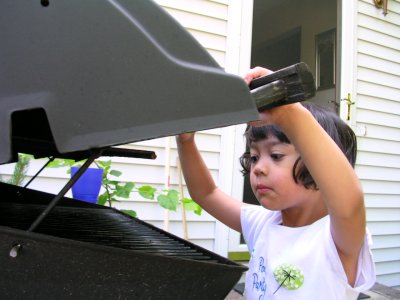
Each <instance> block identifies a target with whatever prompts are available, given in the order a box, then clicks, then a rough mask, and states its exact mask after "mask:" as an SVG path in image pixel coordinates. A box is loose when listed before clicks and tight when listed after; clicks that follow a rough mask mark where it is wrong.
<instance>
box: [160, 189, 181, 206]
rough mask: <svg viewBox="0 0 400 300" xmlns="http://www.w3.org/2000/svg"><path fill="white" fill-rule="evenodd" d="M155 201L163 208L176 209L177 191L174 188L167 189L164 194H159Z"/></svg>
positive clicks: (177, 201) (177, 202)
mask: <svg viewBox="0 0 400 300" xmlns="http://www.w3.org/2000/svg"><path fill="white" fill-rule="evenodd" d="M157 201H158V203H159V204H160V205H161V206H162V207H164V208H165V209H168V210H173V211H176V208H177V206H178V204H179V193H178V192H177V191H175V190H169V191H168V193H167V194H166V195H159V196H158V197H157Z"/></svg>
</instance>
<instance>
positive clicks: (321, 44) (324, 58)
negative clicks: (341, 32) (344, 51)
mask: <svg viewBox="0 0 400 300" xmlns="http://www.w3.org/2000/svg"><path fill="white" fill-rule="evenodd" d="M335 40H336V29H331V30H328V31H325V32H322V33H320V34H317V35H316V36H315V53H316V64H315V65H316V81H317V82H316V84H317V88H318V90H322V89H329V88H333V87H334V86H335V75H336V74H335V73H336V70H335V65H336V51H335V49H336V42H335Z"/></svg>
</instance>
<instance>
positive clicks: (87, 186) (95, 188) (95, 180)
mask: <svg viewBox="0 0 400 300" xmlns="http://www.w3.org/2000/svg"><path fill="white" fill-rule="evenodd" d="M78 170H79V168H78V167H71V176H73V175H74V174H75V173H76V172H77V171H78ZM102 180H103V169H98V168H88V169H87V170H86V171H85V172H84V173H83V174H82V176H81V177H80V178H79V179H78V181H77V182H75V184H74V185H73V186H72V196H73V198H74V199H78V200H82V201H86V202H90V203H97V198H98V196H99V193H100V188H101V182H102Z"/></svg>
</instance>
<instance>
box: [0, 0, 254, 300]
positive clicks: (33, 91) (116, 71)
mask: <svg viewBox="0 0 400 300" xmlns="http://www.w3.org/2000/svg"><path fill="white" fill-rule="evenodd" d="M0 40H1V47H0V48H1V50H0V107H1V109H0V120H1V122H2V124H1V126H0V163H7V162H12V161H16V159H17V156H18V155H17V154H18V153H20V152H24V153H29V154H32V155H34V156H35V157H47V156H49V157H51V158H50V160H51V159H53V158H54V157H59V158H73V159H87V161H86V163H85V164H84V165H83V166H82V167H81V169H80V170H79V171H78V172H77V173H76V174H75V175H74V176H73V177H72V178H71V179H70V180H69V181H68V183H67V184H66V185H65V186H64V187H63V188H62V189H61V191H60V192H59V193H58V194H57V195H53V194H49V193H46V192H39V191H34V190H31V189H29V188H28V187H25V188H24V187H16V186H11V185H8V184H4V183H1V184H0V191H1V196H0V240H1V242H0V249H1V256H0V266H1V268H0V295H1V299H188V298H192V299H223V298H224V297H225V296H226V295H227V293H228V292H229V291H230V289H231V288H232V286H233V285H234V284H235V283H236V281H237V280H238V279H239V278H240V276H241V274H242V272H243V271H244V270H245V269H246V268H245V267H243V266H242V265H239V264H236V263H234V262H231V261H229V260H227V259H225V258H223V257H221V256H218V255H216V254H215V253H212V252H210V251H208V250H206V249H203V248H201V247H198V246H196V245H194V244H192V243H190V242H188V241H185V240H182V239H180V238H178V237H176V236H174V235H171V234H169V233H167V232H164V231H162V230H160V229H158V228H155V227H153V226H151V225H149V224H147V223H145V222H142V221H140V220H138V219H136V218H133V217H130V216H127V215H125V214H123V213H121V212H119V211H117V210H114V209H111V208H105V207H102V206H98V205H95V204H88V203H83V202H80V201H76V200H73V199H69V198H67V197H65V194H66V192H67V191H68V190H69V189H70V187H71V186H72V185H73V184H74V182H76V180H77V179H78V178H79V177H80V175H81V174H82V173H83V172H84V171H85V169H87V167H88V166H89V165H90V163H91V162H93V160H94V159H95V158H97V157H99V156H114V155H117V156H129V157H139V158H144V159H153V158H154V157H155V153H153V152H148V151H140V150H128V149H121V148H115V147H114V146H116V145H123V144H125V143H128V142H135V141H140V140H145V139H152V138H157V137H162V136H169V135H174V134H178V133H181V132H187V131H194V130H202V129H209V128H214V127H221V126H226V125H231V124H238V123H243V122H247V121H249V120H254V119H256V118H257V110H256V108H255V105H254V103H253V101H252V99H251V96H250V94H249V91H248V87H247V86H246V85H245V84H244V82H243V81H242V80H241V79H240V78H239V77H237V76H234V75H229V74H226V73H225V72H224V71H223V70H222V69H221V68H220V67H219V66H218V65H217V63H216V62H215V61H214V60H213V59H212V58H211V57H210V55H209V54H208V53H207V52H206V51H205V50H204V49H203V48H202V47H201V46H200V45H199V44H198V43H197V42H196V41H195V40H194V39H193V38H192V37H191V36H190V35H189V34H188V33H187V32H186V31H185V30H184V29H183V28H182V27H181V26H180V25H179V24H177V23H176V22H175V21H174V20H173V19H172V18H171V17H169V15H167V14H166V13H165V12H164V11H163V10H162V9H160V8H159V7H158V6H157V4H155V3H153V2H152V1H150V0H143V1H142V0H140V1H128V0H120V1H112V0H109V1H106V0H96V1H94V0H89V1H78V0H50V1H47V0H41V1H39V0H33V1H22V0H18V1H15V0H4V1H2V8H1V10H0Z"/></svg>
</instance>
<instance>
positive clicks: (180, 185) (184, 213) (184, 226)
mask: <svg viewBox="0 0 400 300" xmlns="http://www.w3.org/2000/svg"><path fill="white" fill-rule="evenodd" d="M176 166H177V168H178V178H179V193H180V194H181V198H182V201H181V209H182V225H183V238H184V239H185V240H187V239H188V228H187V223H186V210H185V205H184V204H183V199H184V194H183V184H182V168H181V162H180V160H179V157H177V158H176Z"/></svg>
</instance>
